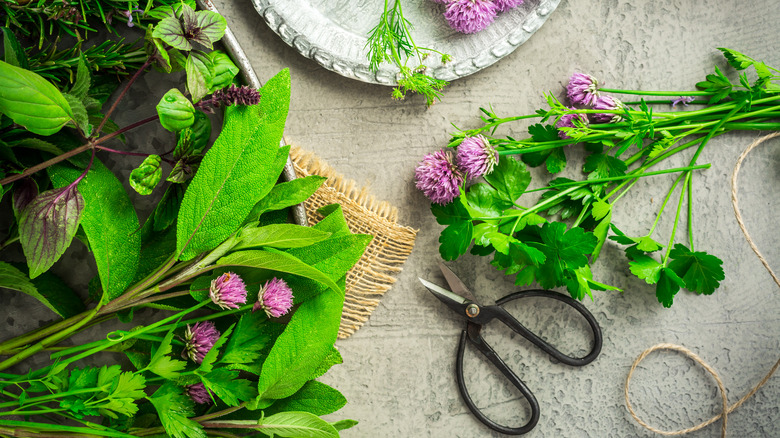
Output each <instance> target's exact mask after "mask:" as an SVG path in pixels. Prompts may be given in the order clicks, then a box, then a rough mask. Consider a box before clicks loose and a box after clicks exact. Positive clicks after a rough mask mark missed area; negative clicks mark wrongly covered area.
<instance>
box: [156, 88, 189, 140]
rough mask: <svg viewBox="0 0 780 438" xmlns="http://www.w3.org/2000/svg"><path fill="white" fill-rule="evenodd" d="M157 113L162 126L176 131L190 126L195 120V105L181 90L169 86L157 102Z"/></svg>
mask: <svg viewBox="0 0 780 438" xmlns="http://www.w3.org/2000/svg"><path fill="white" fill-rule="evenodd" d="M157 115H159V116H160V124H161V125H162V126H163V128H165V129H167V130H169V131H172V132H176V131H181V130H182V129H184V128H187V127H190V126H192V123H193V122H195V107H194V106H192V102H190V101H189V99H187V98H186V97H184V95H183V94H181V91H179V90H178V89H176V88H171V89H170V90H168V92H167V93H165V95H164V96H163V97H162V99H160V103H158V104H157Z"/></svg>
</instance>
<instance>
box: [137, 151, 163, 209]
mask: <svg viewBox="0 0 780 438" xmlns="http://www.w3.org/2000/svg"><path fill="white" fill-rule="evenodd" d="M160 162H161V159H160V156H159V155H149V156H148V157H146V158H145V159H144V161H143V163H141V165H140V166H138V167H136V168H135V169H133V171H132V172H130V186H131V187H132V188H133V189H134V190H135V191H136V192H138V193H139V194H141V195H151V194H152V191H153V190H154V188H155V187H157V184H158V183H159V182H160V179H162V168H160ZM161 202H162V201H161Z"/></svg>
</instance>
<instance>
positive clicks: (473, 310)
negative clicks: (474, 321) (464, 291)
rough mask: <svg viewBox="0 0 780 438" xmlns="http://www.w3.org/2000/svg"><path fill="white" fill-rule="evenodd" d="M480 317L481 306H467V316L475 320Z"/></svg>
mask: <svg viewBox="0 0 780 438" xmlns="http://www.w3.org/2000/svg"><path fill="white" fill-rule="evenodd" d="M477 315H479V306H478V305H476V304H469V305H468V306H466V316H468V317H469V318H473V317H475V316H477Z"/></svg>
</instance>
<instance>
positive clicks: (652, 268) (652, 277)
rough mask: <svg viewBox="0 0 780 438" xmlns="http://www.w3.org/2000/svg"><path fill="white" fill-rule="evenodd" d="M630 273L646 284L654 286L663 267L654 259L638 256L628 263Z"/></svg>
mask: <svg viewBox="0 0 780 438" xmlns="http://www.w3.org/2000/svg"><path fill="white" fill-rule="evenodd" d="M628 266H629V269H630V270H631V273H632V274H634V275H636V276H637V277H639V278H641V279H642V280H644V281H645V282H647V284H656V283H657V282H658V279H659V277H660V276H661V270H662V269H663V268H664V266H663V265H662V264H661V263H659V262H657V261H656V260H655V259H654V258H652V257H650V256H646V255H639V256H637V257H635V258H634V260H632V261H630V262H628Z"/></svg>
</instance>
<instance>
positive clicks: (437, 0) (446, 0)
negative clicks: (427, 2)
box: [431, 0, 450, 5]
mask: <svg viewBox="0 0 780 438" xmlns="http://www.w3.org/2000/svg"><path fill="white" fill-rule="evenodd" d="M431 1H432V2H434V3H438V4H440V5H446V4H447V3H449V2H450V0H431Z"/></svg>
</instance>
